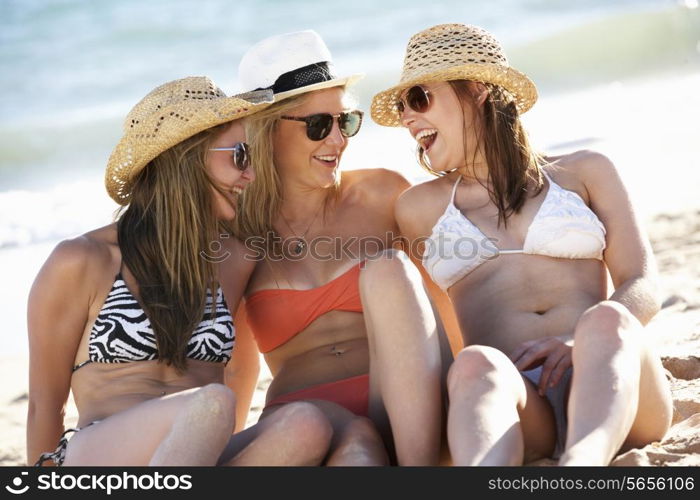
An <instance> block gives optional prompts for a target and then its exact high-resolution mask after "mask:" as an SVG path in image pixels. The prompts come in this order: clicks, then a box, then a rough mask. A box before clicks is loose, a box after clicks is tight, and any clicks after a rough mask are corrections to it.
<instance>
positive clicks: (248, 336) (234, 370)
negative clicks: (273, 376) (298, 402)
mask: <svg viewBox="0 0 700 500" xmlns="http://www.w3.org/2000/svg"><path fill="white" fill-rule="evenodd" d="M234 324H235V326H236V345H235V347H234V349H233V355H232V357H231V361H229V363H228V365H226V371H225V381H226V385H227V386H228V387H229V388H230V389H231V390H232V391H233V393H234V394H235V395H236V427H235V429H234V432H240V431H242V430H243V429H244V428H245V423H246V420H247V419H248V413H249V412H250V404H251V402H252V400H253V394H254V393H255V388H256V387H257V384H258V376H259V374H260V357H259V353H258V346H257V344H256V343H255V339H254V338H253V332H252V331H251V330H250V327H249V326H248V320H247V318H246V312H245V305H244V304H243V302H242V301H241V305H240V306H239V307H238V310H237V311H236V316H235V318H234Z"/></svg>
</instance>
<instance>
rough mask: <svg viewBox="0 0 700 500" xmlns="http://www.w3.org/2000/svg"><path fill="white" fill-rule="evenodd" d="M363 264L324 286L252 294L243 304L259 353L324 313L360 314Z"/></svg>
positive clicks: (290, 337) (275, 344)
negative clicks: (361, 270) (360, 282)
mask: <svg viewBox="0 0 700 500" xmlns="http://www.w3.org/2000/svg"><path fill="white" fill-rule="evenodd" d="M362 264H363V262H360V263H358V264H356V265H354V266H352V267H351V268H350V269H349V270H348V271H346V272H345V273H343V274H341V275H340V276H338V277H337V278H335V279H333V280H331V281H329V282H328V283H326V284H325V285H322V286H319V287H316V288H311V289H310V290H293V289H288V288H287V289H274V288H272V289H268V290H260V291H258V292H255V293H253V294H251V295H250V296H249V297H248V298H247V299H246V302H245V307H246V313H247V316H248V324H249V325H250V328H251V329H252V331H253V335H254V336H255V340H256V341H257V343H258V349H260V352H263V353H266V352H270V351H272V350H273V349H276V348H277V347H279V346H281V345H282V344H284V343H285V342H287V341H289V340H290V339H292V338H293V337H294V336H295V335H297V334H298V333H299V332H301V331H302V330H304V329H305V328H306V327H307V326H309V325H310V324H311V323H312V322H313V321H314V320H315V319H316V318H318V317H319V316H322V315H323V314H326V313H327V312H330V311H350V312H360V313H361V312H362V302H361V301H360V288H359V281H360V269H361V268H362Z"/></svg>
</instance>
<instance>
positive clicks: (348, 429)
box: [224, 399, 388, 466]
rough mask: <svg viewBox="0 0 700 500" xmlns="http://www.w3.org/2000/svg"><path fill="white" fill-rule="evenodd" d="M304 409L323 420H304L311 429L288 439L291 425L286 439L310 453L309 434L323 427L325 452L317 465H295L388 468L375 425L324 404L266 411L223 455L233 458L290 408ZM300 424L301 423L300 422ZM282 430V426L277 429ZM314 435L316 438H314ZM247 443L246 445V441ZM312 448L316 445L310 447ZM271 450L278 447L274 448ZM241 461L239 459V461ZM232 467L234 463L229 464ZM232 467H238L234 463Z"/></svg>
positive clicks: (321, 451)
mask: <svg viewBox="0 0 700 500" xmlns="http://www.w3.org/2000/svg"><path fill="white" fill-rule="evenodd" d="M295 406H296V407H304V408H306V409H307V410H308V409H312V410H313V411H312V413H313V417H314V419H319V418H320V419H321V421H320V422H316V423H313V422H312V421H311V420H310V419H309V418H308V417H306V418H304V422H303V423H304V424H305V425H307V426H311V428H310V429H297V431H298V432H296V433H295V434H294V435H293V436H290V435H289V432H288V428H289V425H287V426H285V427H286V429H284V432H285V435H286V438H287V439H297V440H298V442H297V443H295V444H294V445H292V446H290V448H292V449H296V450H299V449H301V450H304V451H305V452H306V453H308V450H309V447H310V443H309V434H310V432H311V433H314V432H315V429H316V428H317V427H319V426H320V425H323V426H325V427H326V428H327V439H326V441H325V446H324V447H323V448H320V447H319V448H318V449H319V453H318V454H317V455H316V456H315V461H314V463H299V464H296V465H319V464H321V463H322V462H325V465H334V466H339V465H340V466H358V465H374V466H376V465H386V464H387V463H388V457H387V453H386V449H385V447H384V442H383V441H382V438H381V436H380V435H379V433H378V432H377V430H376V428H375V427H374V425H373V424H372V422H371V420H369V419H368V418H365V417H358V416H357V415H355V414H353V413H352V412H350V411H349V410H347V409H346V408H344V407H342V406H340V405H338V404H335V403H331V402H330V401H323V400H317V399H314V400H307V401H297V402H293V403H285V404H282V405H275V406H272V407H268V408H266V409H265V410H264V411H263V413H262V415H261V416H260V421H259V422H258V423H257V424H256V425H255V426H253V427H251V428H249V429H246V430H245V431H243V432H241V433H239V434H236V435H235V436H234V438H233V439H232V440H231V444H230V445H229V446H228V447H227V449H226V451H225V453H224V455H229V456H233V452H232V450H233V448H232V447H238V448H240V447H241V445H245V444H246V443H247V442H250V440H251V436H252V434H251V432H253V433H254V432H255V429H256V428H258V429H259V428H262V426H269V425H271V424H272V423H273V422H275V420H276V419H279V418H280V416H282V415H284V414H285V413H287V412H289V409H290V408H294V407H295ZM299 423H300V424H301V423H302V422H299ZM278 427H279V428H280V430H283V427H282V426H278ZM311 435H313V434H311ZM244 440H246V441H244ZM311 446H313V445H311ZM271 449H272V450H275V449H276V447H275V446H272V447H271ZM236 458H239V457H236ZM229 463H231V462H229ZM231 465H239V464H238V463H231Z"/></svg>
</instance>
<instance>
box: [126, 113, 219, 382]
mask: <svg viewBox="0 0 700 500" xmlns="http://www.w3.org/2000/svg"><path fill="white" fill-rule="evenodd" d="M227 126H229V124H223V125H219V126H217V127H213V128H211V129H208V130H205V131H203V132H200V133H199V134H197V135H195V136H193V137H190V138H189V139H186V140H184V141H182V142H181V143H179V144H177V145H176V146H173V147H172V148H170V149H168V150H166V151H164V152H163V153H161V154H160V155H159V156H157V157H156V158H155V159H153V160H152V161H151V162H150V163H149V164H148V165H147V166H146V167H145V168H144V169H143V171H142V172H140V173H139V175H138V177H137V178H136V179H135V181H134V185H133V189H132V192H131V200H130V203H129V205H128V206H127V207H125V208H124V209H122V210H121V212H120V213H119V214H118V220H117V234H118V240H119V248H120V250H121V254H122V261H123V264H124V265H126V267H128V268H129V270H130V271H131V272H132V274H133V275H134V277H135V278H136V282H137V283H138V286H139V291H140V295H141V303H142V305H143V309H144V312H145V313H146V316H147V317H148V319H149V320H150V324H151V327H152V329H153V332H154V334H155V337H156V344H157V347H158V360H159V362H164V363H166V364H168V365H173V366H174V367H175V368H176V369H177V370H178V371H180V372H182V371H184V370H185V368H186V363H187V358H186V353H187V343H188V341H189V340H190V337H191V336H192V331H193V330H194V328H195V327H196V326H197V325H198V324H199V322H200V321H201V320H202V317H203V314H204V307H205V303H206V293H207V288H208V289H209V290H211V291H212V293H214V291H215V290H216V287H217V286H218V283H217V280H216V277H215V273H214V268H213V265H212V263H211V262H210V261H209V260H207V259H205V258H203V257H202V256H201V253H202V252H206V251H207V250H208V249H209V248H210V245H211V242H212V241H214V240H215V239H217V238H218V235H219V234H221V233H222V231H225V230H226V229H227V228H226V227H225V224H224V223H222V222H220V221H219V220H218V219H217V217H216V214H215V212H214V198H213V193H212V187H214V184H213V182H212V180H211V178H210V176H209V175H208V173H207V170H206V167H205V160H206V155H207V150H208V148H209V147H210V144H211V143H212V141H213V140H214V139H215V137H216V136H217V135H218V134H219V133H221V132H222V131H223V130H224V128H225V127H227ZM215 189H216V188H215ZM222 224H223V225H222Z"/></svg>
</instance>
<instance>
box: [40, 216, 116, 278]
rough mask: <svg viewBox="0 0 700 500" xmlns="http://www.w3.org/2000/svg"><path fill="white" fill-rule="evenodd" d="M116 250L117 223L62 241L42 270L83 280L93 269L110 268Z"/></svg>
mask: <svg viewBox="0 0 700 500" xmlns="http://www.w3.org/2000/svg"><path fill="white" fill-rule="evenodd" d="M115 250H118V244H117V231H116V224H110V225H109V226H104V227H101V228H99V229H95V230H93V231H89V232H87V233H85V234H82V235H80V236H77V237H75V238H70V239H66V240H63V241H61V242H59V243H58V244H57V245H56V247H55V248H54V249H53V251H52V252H51V254H50V255H49V258H48V259H47V260H46V263H45V264H44V267H43V268H42V271H44V270H45V271H51V273H52V274H55V273H57V274H59V275H61V276H64V277H65V278H72V279H78V278H83V279H84V278H85V277H86V275H87V274H90V273H91V272H92V271H93V270H104V269H107V268H111V267H112V265H113V260H114V256H115Z"/></svg>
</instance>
